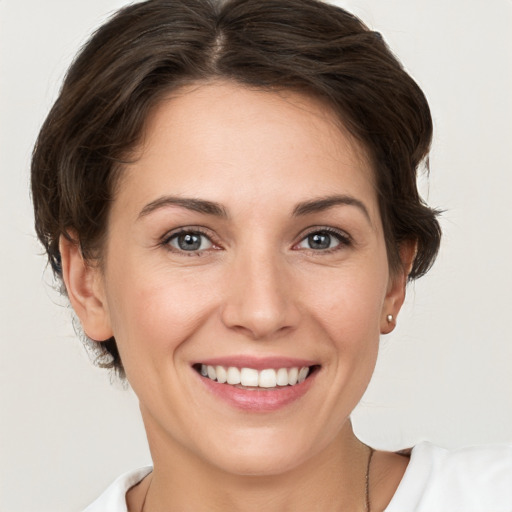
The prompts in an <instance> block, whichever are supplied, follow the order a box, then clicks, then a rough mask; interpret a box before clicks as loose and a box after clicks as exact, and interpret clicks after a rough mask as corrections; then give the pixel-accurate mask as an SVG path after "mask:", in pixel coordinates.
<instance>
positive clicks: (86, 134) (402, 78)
mask: <svg viewBox="0 0 512 512" xmlns="http://www.w3.org/2000/svg"><path fill="white" fill-rule="evenodd" d="M216 78H222V79H227V80H231V81H234V82H237V83H240V84H245V85H250V86H252V87H257V88H261V89H273V90H274V89H276V88H279V89H294V90H300V91H303V92H305V93H306V94H310V95H313V96H315V97H320V98H322V99H324V100H326V101H327V102H328V103H329V104H330V105H331V106H332V108H333V109H334V110H335V111H336V113H337V114H338V116H339V119H340V120H341V122H342V124H343V125H344V126H345V128H346V129H348V130H349V132H350V133H351V134H352V135H353V136H354V137H355V138H356V139H357V140H358V141H359V142H360V143H361V145H362V147H363V148H364V149H365V150H366V152H367V154H368V157H369V158H370V161H371V162H372V164H373V168H374V172H375V182H376V186H377V192H378V201H379V207H380V214H381V217H382V222H383V226H384V236H385V240H386V247H387V252H388V259H389V264H390V267H391V269H392V270H396V269H397V268H399V265H400V258H399V247H400V244H401V243H403V242H404V241H414V242H416V244H417V255H416V258H415V260H414V264H413V267H412V270H411V272H410V278H411V279H413V278H417V277H419V276H421V275H423V274H424V273H425V272H427V270H428V269H429V268H430V266H431V265H432V263H433V261H434V259H435V257H436V255H437V251H438V249H439V243H440V238H441V231H440V227H439V223H438V222H437V220H436V215H437V212H436V211H435V210H433V209H431V208H429V207H428V206H427V205H426V204H425V203H424V202H423V200H422V199H421V197H420V196H419V193H418V190H417V185H416V177H417V172H418V169H419V166H420V165H421V163H422V162H424V161H425V158H426V156H427V154H428V151H429V148H430V143H431V137H432V119H431V115H430V110H429V107H428V103H427V101H426V99H425V96H424V94H423V93H422V91H421V89H420V88H419V87H418V85H417V84H416V83H415V82H414V80H413V79H412V78H411V77H410V76H409V75H408V74H407V73H406V72H405V71H404V69H403V67H402V66H401V64H400V63H399V62H398V61H397V59H396V58H395V57H394V56H393V54H392V53H391V51H390V50H389V48H388V47H387V45H386V44H385V42H384V41H383V39H382V37H381V36H380V34H378V33H376V32H373V31H371V30H369V29H368V28H367V27H366V26H365V25H364V24H363V23H362V22H361V21H360V20H359V19H357V18H356V17H354V16H353V15H351V14H350V13H348V12H346V11H344V10H343V9H340V8H338V7H335V6H333V5H329V4H326V3H323V2H320V1H317V0H227V1H221V0H219V1H215V0H149V1H146V2H142V3H137V4H134V5H130V6H128V7H125V8H123V9H121V10H120V11H119V12H118V13H117V14H115V15H114V17H113V18H111V19H110V20H109V21H108V22H107V23H106V24H105V25H103V26H102V27H101V28H100V29H99V30H98V31H97V32H96V33H95V34H94V35H93V37H92V38H91V39H90V41H89V42H88V43H87V44H86V45H85V47H84V48H83V49H82V51H81V52H80V53H79V55H78V56H77V58H76V59H75V61H74V63H73V64H72V66H71V68H70V69H69V71H68V74H67V76H66V78H65V81H64V84H63V86H62V89H61V92H60V95H59V97H58V99H57V101H56V102H55V104H54V106H53V108H52V109H51V111H50V113H49V115H48V117H47V119H46V121H45V123H44V125H43V127H42V129H41V132H40V134H39V138H38V140H37V144H36V147H35V149H34V154H33V160H32V197H33V203H34V210H35V219H36V221H35V225H36V232H37V235H38V237H39V239H40V240H41V242H42V243H43V245H44V246H45V249H46V251H47V254H48V259H49V262H50V265H51V267H52V269H53V271H54V273H55V274H56V276H57V277H58V278H61V277H62V270H61V259H60V253H59V245H58V244H59V237H60V236H61V235H63V236H69V235H68V232H69V231H70V230H72V231H73V232H74V233H76V235H77V236H78V238H79V243H80V247H81V250H82V252H83V254H84V257H85V258H86V259H91V260H92V259H96V258H98V257H99V256H100V255H101V248H102V243H103V237H104V234H105V231H106V224H107V216H108V212H109V208H110V204H111V202H112V200H113V193H114V188H115V183H116V180H117V177H118V173H119V170H120V169H121V165H119V164H120V163H122V161H123V158H125V157H126V155H127V154H128V153H129V151H130V149H133V148H134V147H135V146H136V144H137V142H138V138H139V136H140V134H141V131H142V129H143V126H144V122H145V120H146V118H147V115H148V113H149V111H150V109H151V108H152V107H153V106H154V105H156V104H157V103H158V101H159V99H161V98H162V96H164V95H165V94H167V93H168V92H169V91H171V90H174V89H177V88H179V87H181V86H183V85H186V84H190V83H192V82H198V81H209V80H212V79H216ZM100 350H103V351H106V352H108V353H110V354H111V355H112V356H113V361H112V363H110V364H109V366H111V367H114V368H116V369H117V370H119V371H120V372H121V373H122V363H121V360H120V358H119V353H118V351H117V346H116V344H115V340H114V339H113V338H112V339H111V340H108V341H107V342H106V343H104V344H101V347H100Z"/></svg>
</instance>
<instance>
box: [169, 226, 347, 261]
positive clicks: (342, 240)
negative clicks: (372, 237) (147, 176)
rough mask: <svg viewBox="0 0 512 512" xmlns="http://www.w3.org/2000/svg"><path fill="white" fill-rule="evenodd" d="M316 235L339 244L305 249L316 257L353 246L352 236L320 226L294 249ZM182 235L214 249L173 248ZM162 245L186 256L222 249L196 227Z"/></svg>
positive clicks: (204, 231) (181, 231)
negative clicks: (193, 237) (204, 241)
mask: <svg viewBox="0 0 512 512" xmlns="http://www.w3.org/2000/svg"><path fill="white" fill-rule="evenodd" d="M316 234H327V235H329V236H333V237H334V238H336V240H337V241H338V242H339V244H338V245H336V246H335V247H332V248H326V249H312V248H308V249H306V248H304V250H306V251H308V252H310V253H313V254H315V255H319V254H326V253H332V252H335V251H338V250H340V249H343V248H347V247H351V246H352V245H353V241H352V238H351V237H350V235H348V234H347V233H345V232H344V231H340V230H337V229H334V228H332V227H327V226H325V227H324V226H319V227H315V228H314V229H311V230H310V231H309V232H307V233H305V234H304V235H303V236H302V238H301V239H300V240H299V242H297V243H296V244H294V245H293V247H294V248H295V247H297V246H298V245H299V244H300V243H302V242H304V241H305V240H307V238H308V237H310V236H312V235H316ZM180 235H195V236H200V237H204V238H206V239H207V240H208V241H209V242H210V243H211V244H212V247H209V248H207V249H199V250H191V251H187V250H184V249H179V248H176V247H173V246H171V242H172V241H173V240H176V239H178V237H179V236H180ZM161 245H162V246H164V247H165V248H166V249H167V250H169V251H171V252H175V253H178V254H182V255H186V256H202V255H203V254H204V253H205V252H206V251H210V250H212V249H213V250H219V249H220V248H221V247H220V246H219V245H218V244H216V243H215V242H214V240H213V239H212V236H211V234H210V233H209V232H207V231H206V230H204V229H201V228H196V227H190V228H181V229H179V230H178V231H173V232H171V233H169V234H167V235H166V236H165V237H164V238H163V239H162V242H161Z"/></svg>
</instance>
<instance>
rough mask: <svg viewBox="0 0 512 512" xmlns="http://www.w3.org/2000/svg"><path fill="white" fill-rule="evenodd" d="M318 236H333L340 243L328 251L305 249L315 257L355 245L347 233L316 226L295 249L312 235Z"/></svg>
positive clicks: (303, 237)
mask: <svg viewBox="0 0 512 512" xmlns="http://www.w3.org/2000/svg"><path fill="white" fill-rule="evenodd" d="M316 234H327V235H329V236H332V237H334V238H336V240H337V241H338V242H339V244H338V245H336V246H335V247H331V248H327V249H312V248H309V249H304V250H306V251H308V252H310V253H313V254H315V255H321V254H326V253H327V254H330V253H333V252H336V251H339V250H341V249H344V248H348V247H351V246H352V245H353V241H352V238H351V237H350V235H348V234H347V233H346V232H344V231H340V230H338V229H335V228H332V227H328V226H315V227H314V228H313V229H311V230H310V231H309V232H307V233H306V234H305V235H303V236H302V238H301V239H300V240H299V242H298V243H296V244H295V245H294V247H296V246H297V245H299V244H300V243H302V242H304V241H305V240H307V238H308V237H310V236H312V235H316Z"/></svg>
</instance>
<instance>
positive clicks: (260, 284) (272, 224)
mask: <svg viewBox="0 0 512 512" xmlns="http://www.w3.org/2000/svg"><path fill="white" fill-rule="evenodd" d="M332 196H337V197H340V196H341V197H343V198H345V202H342V203H341V204H334V205H331V206H330V207H329V208H325V207H324V208H318V207H317V208H316V210H314V211H310V212H306V213H304V212H302V214H301V215H297V214H294V210H296V209H297V205H299V204H301V203H304V202H311V201H317V200H319V199H325V198H326V197H332ZM164 197H173V198H174V199H176V198H180V199H183V198H193V199H200V200H207V201H211V202H215V203H217V204H218V205H220V206H221V208H222V209H223V211H224V213H225V215H224V216H219V215H212V214H211V213H204V212H198V211H192V210H191V209H190V208H187V207H185V206H183V205H178V204H169V202H167V203H166V202H165V201H162V198H164ZM347 197H348V198H351V199H350V201H348V203H347V201H346V198H347ZM198 227H200V229H201V230H202V232H203V233H204V237H203V238H201V240H202V247H201V249H200V250H198V251H193V252H186V251H183V250H180V249H179V245H178V244H177V238H176V237H174V238H172V236H173V235H174V234H175V233H176V232H177V231H179V230H180V229H182V230H183V229H184V230H186V231H188V232H195V231H197V230H198ZM326 228H327V229H329V230H331V233H330V247H329V248H327V249H318V248H311V246H310V245H311V243H310V239H308V235H311V234H312V233H318V232H325V229H326ZM336 233H338V234H339V236H338V234H336ZM61 253H62V259H63V269H64V280H65V284H66V287H67V290H68V294H69V297H70V300H71V303H72V305H73V307H74V309H75V311H76V313H77V314H78V316H79V317H80V319H81V322H82V325H83V328H84V330H85V332H86V333H87V334H88V336H89V337H91V338H92V339H96V340H103V339H107V338H109V337H110V336H112V335H114V336H115V338H116V340H117V343H118V346H119V350H120V353H121V357H122V360H123V363H124V366H125V370H126V373H127V377H128V380H129V382H130V384H131V386H132V387H133V389H134V391H135V392H136V394H137V396H138V398H139V401H140V409H141V412H142V416H143V419H144V423H145V427H146V432H147V436H148V441H149V445H150V449H151V453H152V456H153V461H154V471H153V473H152V475H151V476H150V477H148V478H146V479H145V480H144V481H143V482H142V483H141V484H140V485H139V486H137V487H135V488H133V489H132V491H130V492H129V493H128V497H127V502H128V505H129V510H130V511H131V512H132V511H135V510H140V509H141V506H142V501H143V499H144V496H145V495H146V493H147V500H146V504H145V510H146V511H151V510H153V511H154V510H183V511H192V510H193V511H202V510H210V511H214V510H221V509H222V510H233V511H237V510H244V511H253V510H254V511H256V510H267V511H274V510H275V511H287V510H290V511H291V510H293V511H308V512H311V511H314V510H324V511H325V510H342V509H348V510H354V511H357V510H364V509H365V502H364V499H365V496H364V492H365V474H366V465H367V460H368V454H369V451H368V448H367V447H366V446H364V445H363V444H362V443H360V442H359V441H358V440H357V438H356V437H355V436H354V434H353V432H352V428H351V424H350V420H349V415H350V413H351V411H352V410H353V409H354V407H355V406H356V404H357V403H358V402H359V400H360V398H361V396H362V394H363V393H364V391H365V389H366V387H367V385H368V383H369V381H370V378H371V375H372V373H373V370H374V366H375V361H376V357H377V352H378V345H379V337H380V334H385V333H388V332H390V331H391V330H392V329H393V327H394V323H389V322H388V321H387V318H386V317H387V315H388V314H392V315H393V317H394V318H396V316H397V314H398V312H399V310H400V307H401V305H402V303H403V300H404V294H405V282H406V275H407V271H406V269H408V268H410V264H411V262H412V258H413V253H414V251H413V247H409V246H406V247H403V248H402V249H401V256H402V260H403V264H404V271H403V272H398V273H395V274H393V275H391V274H390V271H389V266H388V259H387V255H386V247H385V242H384V236H383V230H382V223H381V219H380V214H379V209H378V203H377V196H376V192H375V189H374V185H373V171H372V169H371V168H370V165H369V163H368V161H367V159H366V157H365V153H364V151H363V149H362V148H361V147H360V146H359V145H358V143H357V142H356V141H354V140H353V138H351V137H350V136H349V135H348V134H347V133H346V132H345V131H344V130H343V127H341V126H340V123H339V122H338V121H337V119H336V118H335V117H334V115H333V114H332V113H331V112H330V111H329V109H328V107H327V106H326V105H324V104H322V103H321V102H319V101H317V100H313V99H311V98H308V97H305V96H303V95H300V94H298V93H293V92H286V93H285V92H280V93H277V92H272V93H270V92H263V91H255V90H249V89H247V88H244V87H242V86H240V85H235V84H231V83H228V82H215V83H209V84H202V85H198V86H196V87H188V88H186V89H182V90H181V91H178V93H174V94H173V95H172V97H170V98H168V99H166V100H165V101H163V102H161V104H160V105H159V106H158V107H157V108H156V109H155V110H154V112H153V113H152V114H151V116H150V117H149V119H148V120H147V125H146V130H145V134H144V137H143V141H142V143H141V146H140V148H138V151H137V158H136V159H135V161H134V163H133V164H130V165H127V166H126V167H125V169H124V170H123V174H122V179H121V181H120V184H119V187H118V189H117V193H116V197H115V200H114V202H113V204H112V210H111V213H110V218H109V224H108V233H107V238H106V244H105V247H104V253H103V258H102V264H101V266H98V265H94V264H91V262H84V261H83V259H82V257H81V255H80V251H79V250H78V248H77V245H76V244H73V243H70V242H68V241H67V240H66V239H64V238H62V240H61ZM232 355H245V356H247V355H248V356H284V357H297V358H304V359H307V360H313V361H315V362H316V363H317V364H318V365H319V367H320V369H319V371H318V372H316V374H315V375H314V380H312V384H311V386H310V388H309V390H308V392H307V393H306V394H305V395H304V396H302V397H301V398H300V399H299V400H297V401H295V402H293V403H292V404H289V405H287V406H285V407H282V408H280V409H279V410H276V411H272V412H264V413H262V412H247V411H241V410H239V409H238V408H236V407H233V406H232V405H230V404H228V403H226V402H225V401H223V400H221V399H219V398H217V397H216V396H214V395H213V394H212V393H210V392H209V391H208V390H207V388H206V387H205V386H204V385H203V383H202V382H201V378H200V377H199V376H198V374H197V372H196V371H195V370H194V369H193V368H192V364H193V363H195V362H197V361H201V360H205V359H207V358H212V357H225V356H232ZM406 465H407V461H406V460H405V459H404V458H402V457H400V456H397V455H394V454H386V453H377V454H376V455H375V457H374V459H373V463H372V468H371V484H372V485H371V491H370V492H371V494H370V497H371V501H372V511H373V512H374V511H376V510H383V509H384V508H385V506H386V505H387V503H388V502H389V500H390V499H391V497H392V495H393V493H394V491H395V489H396V487H397V485H398V483H399V481H400V478H401V477H402V475H403V472H404V471H405V468H406Z"/></svg>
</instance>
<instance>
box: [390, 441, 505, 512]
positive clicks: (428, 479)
mask: <svg viewBox="0 0 512 512" xmlns="http://www.w3.org/2000/svg"><path fill="white" fill-rule="evenodd" d="M433 510H436V511H443V510H450V511H451V510H460V511H463V512H482V511H483V510H492V511H493V512H502V511H503V512H505V511H508V512H510V511H511V510H512V444H511V445H496V446H485V447H468V448H461V449H457V450H447V449H445V448H440V447H438V446H435V445H433V444H430V443H421V444H419V445H417V446H416V447H414V448H413V449H412V452H411V459H410V462H409V466H408V467H407V470H406V472H405V474H404V476H403V479H402V481H401V483H400V485H399V487H398V489H397V491H396V493H395V496H394V497H393V499H392V500H391V503H390V504H389V506H388V507H387V508H386V512H412V511H414V512H431V511H433Z"/></svg>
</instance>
